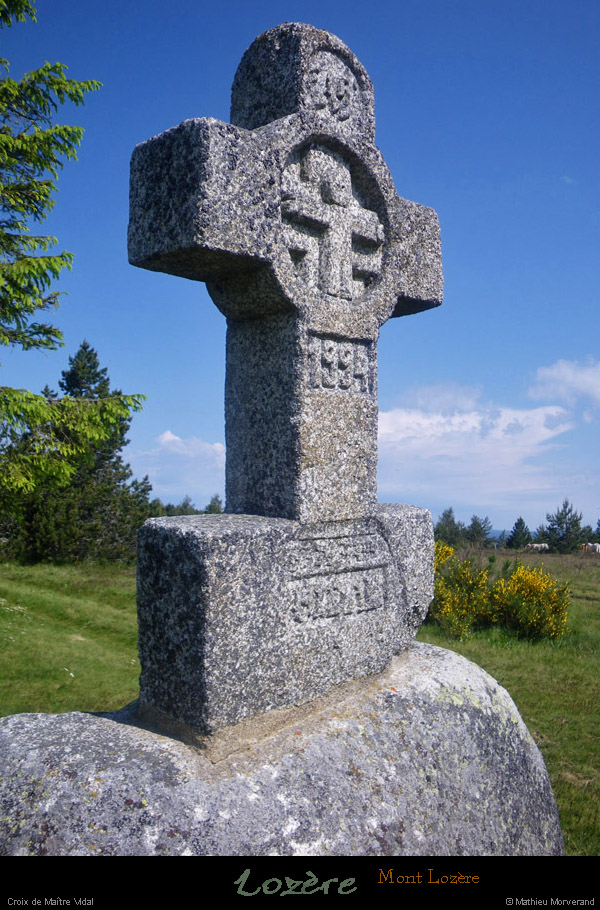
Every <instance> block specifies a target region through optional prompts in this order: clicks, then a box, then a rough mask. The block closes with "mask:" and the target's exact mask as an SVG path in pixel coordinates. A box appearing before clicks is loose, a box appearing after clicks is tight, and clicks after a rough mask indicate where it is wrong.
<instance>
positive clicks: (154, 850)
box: [0, 643, 564, 856]
mask: <svg viewBox="0 0 600 910" xmlns="http://www.w3.org/2000/svg"><path fill="white" fill-rule="evenodd" d="M140 723H141V722H140V721H139V720H138V719H137V715H136V710H135V707H134V706H131V707H129V708H127V709H124V710H123V711H121V712H118V713H116V714H112V715H90V714H82V713H73V714H63V715H39V714H21V715H15V716H13V717H7V718H4V719H3V720H0V854H4V855H20V856H22V855H44V854H45V855H77V856H83V855H85V856H88V855H101V854H102V855H128V856H129V855H152V856H154V855H213V856H219V855H228V856H235V855H237V856H246V855H248V856H250V855H254V856H262V855H288V856H289V855H338V856H340V855H341V856H348V855H354V856H356V855H380V856H381V855H428V856H441V855H462V856H483V855H544V854H545V855H560V854H562V853H563V852H564V847H563V840H562V835H561V830H560V825H559V820H558V814H557V809H556V804H555V800H554V797H553V794H552V790H551V787H550V783H549V780H548V775H547V772H546V769H545V766H544V763H543V760H542V757H541V755H540V753H539V751H538V749H537V747H536V745H535V743H534V741H533V739H532V737H531V736H530V734H529V732H528V731H527V729H526V727H525V725H524V723H523V721H522V720H521V718H520V716H519V713H518V711H517V709H516V707H515V705H514V703H513V701H512V700H511V698H510V696H509V695H508V694H507V692H506V691H505V690H504V689H502V688H501V687H500V686H499V685H498V684H497V683H496V682H495V680H493V679H492V678H491V677H490V676H488V674H487V673H485V672H484V671H483V670H481V669H480V668H479V667H477V666H475V665H474V664H473V663H470V662H469V661H467V660H465V659H464V658H462V657H459V656H458V655H456V654H455V653H453V652H451V651H447V650H443V649H441V648H436V647H433V646H431V645H425V644H421V643H415V644H413V645H412V646H411V647H410V648H409V649H408V650H407V651H406V652H404V653H403V654H402V655H400V656H399V657H396V658H394V660H393V661H392V664H391V665H390V667H389V668H388V669H387V670H386V671H385V672H383V673H381V674H379V675H377V676H371V677H369V678H366V679H361V680H357V681H354V682H351V683H344V684H342V685H340V686H338V687H336V688H335V689H333V690H331V691H330V692H329V693H327V694H326V695H324V696H321V697H320V698H318V699H315V700H314V701H312V702H310V703H308V704H306V705H303V706H302V707H298V708H286V709H281V710H275V711H271V712H268V713H266V714H263V715H261V716H259V717H255V718H252V719H250V720H245V721H242V722H241V723H239V724H237V725H236V726H233V727H228V728H226V729H223V730H220V731H219V732H218V733H215V734H213V735H212V736H211V737H207V738H197V737H196V738H195V737H194V735H193V732H192V731H190V730H187V731H186V730H185V728H178V731H177V733H176V735H175V733H174V732H173V731H171V733H170V735H165V731H164V730H163V732H162V733H161V732H158V731H157V730H150V729H144V728H143V727H142V726H141V725H140ZM185 740H187V742H186V741H185Z"/></svg>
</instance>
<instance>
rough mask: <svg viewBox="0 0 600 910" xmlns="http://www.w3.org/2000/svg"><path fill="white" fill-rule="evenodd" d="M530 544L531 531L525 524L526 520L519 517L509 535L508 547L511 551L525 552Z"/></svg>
mask: <svg viewBox="0 0 600 910" xmlns="http://www.w3.org/2000/svg"><path fill="white" fill-rule="evenodd" d="M528 543H531V531H530V530H529V528H528V527H527V525H526V524H525V521H524V519H523V518H521V517H520V516H519V518H517V520H516V521H515V523H514V525H513V529H512V531H511V532H510V534H509V535H508V540H507V541H506V546H507V547H508V548H509V549H510V550H524V549H525V547H526V546H527V544H528Z"/></svg>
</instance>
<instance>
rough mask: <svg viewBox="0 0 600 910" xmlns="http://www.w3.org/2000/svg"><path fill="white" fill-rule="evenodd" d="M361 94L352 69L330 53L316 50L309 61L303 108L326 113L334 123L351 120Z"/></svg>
mask: <svg viewBox="0 0 600 910" xmlns="http://www.w3.org/2000/svg"><path fill="white" fill-rule="evenodd" d="M357 95H358V83H357V81H356V77H355V75H354V73H353V72H352V70H351V69H350V67H349V66H348V65H347V64H346V63H344V61H343V60H341V59H340V57H338V56H337V54H333V53H332V52H331V51H317V52H316V53H315V54H313V55H312V57H311V58H310V63H309V66H308V72H307V75H306V76H305V80H304V105H305V106H306V107H307V108H309V109H310V108H313V109H314V110H318V111H322V110H326V111H328V112H329V114H330V115H331V116H332V117H333V118H334V119H335V120H340V121H344V120H348V118H349V117H350V116H351V114H352V111H353V107H354V103H355V99H356V97H357Z"/></svg>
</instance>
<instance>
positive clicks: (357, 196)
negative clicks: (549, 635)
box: [129, 23, 442, 731]
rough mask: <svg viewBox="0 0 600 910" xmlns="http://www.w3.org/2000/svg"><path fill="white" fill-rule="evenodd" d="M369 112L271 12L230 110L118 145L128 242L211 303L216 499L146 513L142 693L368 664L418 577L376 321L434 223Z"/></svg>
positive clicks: (258, 704) (410, 271)
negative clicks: (394, 474) (220, 371)
mask: <svg viewBox="0 0 600 910" xmlns="http://www.w3.org/2000/svg"><path fill="white" fill-rule="evenodd" d="M374 134H375V119H374V95H373V88H372V84H371V81H370V79H369V76H368V75H367V73H366V71H365V69H364V67H363V66H362V65H361V63H360V62H359V61H358V60H357V58H356V57H355V56H354V54H352V52H351V51H350V50H349V48H347V47H346V45H344V44H343V43H342V42H341V41H340V40H339V39H338V38H336V37H334V36H333V35H331V34H329V33H328V32H324V31H320V30H318V29H316V28H313V27H312V26H309V25H301V24H297V23H286V24H285V25H282V26H279V27H277V28H274V29H272V30H271V31H269V32H266V33H265V34H264V35H261V36H260V37H259V38H257V39H256V41H255V42H254V43H253V44H252V45H251V47H250V48H249V49H248V50H247V51H246V53H245V54H244V56H243V58H242V61H241V63H240V66H239V68H238V71H237V74H236V76H235V80H234V84H233V91H232V105H231V122H230V123H222V122H220V121H218V120H214V119H212V118H199V119H193V120H187V121H185V122H184V123H182V124H180V125H179V126H177V127H175V128H174V129H171V130H168V131H167V132H165V133H162V134H160V135H159V136H156V137H154V138H153V139H150V140H148V141H147V142H145V143H142V144H141V145H139V146H138V147H137V148H136V149H135V151H134V154H133V157H132V162H131V192H130V213H131V214H130V225H129V259H130V262H132V263H133V264H134V265H137V266H141V267H143V268H147V269H153V270H156V271H164V272H168V273H171V274H174V275H179V276H182V277H185V278H190V279H193V280H197V281H204V282H206V284H207V288H208V291H209V293H210V295H211V297H212V299H213V301H214V302H215V304H216V305H217V306H218V307H219V309H220V310H221V311H222V312H223V313H224V315H225V316H226V317H227V325H228V328H227V355H226V356H227V367H226V384H225V386H226V387H225V435H226V451H227V456H226V511H227V512H228V513H230V514H229V515H225V516H214V517H213V516H206V517H202V518H201V519H176V520H153V521H151V522H149V523H147V524H146V526H145V528H144V530H143V531H142V533H141V536H140V544H139V556H138V567H139V568H138V571H139V587H138V592H139V593H138V604H139V622H140V657H141V662H142V677H141V684H140V685H141V695H140V698H141V703H142V704H143V705H145V706H146V707H147V708H148V709H152V710H156V711H158V712H162V713H163V714H165V715H168V716H169V717H171V718H175V719H176V720H180V721H181V722H183V723H186V724H190V725H192V726H194V727H197V728H198V729H201V730H204V731H210V730H212V729H216V728H217V727H219V726H223V725H226V724H230V723H234V722H236V721H238V720H239V719H241V718H242V717H246V716H249V715H252V714H255V713H257V712H259V711H264V710H267V709H269V708H272V707H281V706H285V705H289V704H293V703H297V702H300V701H305V700H307V699H309V698H312V697H314V696H315V695H318V694H320V693H321V692H324V691H325V690H326V689H327V688H328V687H329V686H331V685H333V684H335V683H338V682H341V681H343V680H344V679H349V678H353V677H355V676H359V675H364V674H367V673H373V672H376V671H377V670H380V669H383V667H384V666H385V665H386V663H387V662H388V661H389V660H390V658H391V656H392V655H393V653H395V652H396V651H398V650H399V649H401V648H402V647H404V646H405V645H406V643H407V642H408V640H409V639H410V638H411V637H412V636H413V635H414V634H415V633H416V630H417V629H418V627H419V624H420V622H421V620H422V618H423V616H424V613H425V611H426V609H427V607H428V604H429V600H430V598H431V578H432V571H431V562H432V536H431V519H430V516H429V513H425V512H424V511H423V510H419V509H415V508H414V507H403V506H383V507H382V506H378V505H377V496H376V469H377V414H378V412H377V339H378V335H379V329H380V327H381V326H382V325H383V324H384V323H385V322H386V321H387V320H388V319H389V318H390V317H394V316H403V315H407V314H410V313H416V312H419V311H422V310H425V309H428V308H430V307H435V306H438V305H439V304H440V303H441V295H442V270H441V254H440V237H439V226H438V220H437V216H436V214H435V212H433V211H432V210H431V209H428V208H425V207H424V206H421V205H417V204H415V203H412V202H408V201H407V200H405V199H402V198H400V197H399V196H398V194H397V193H396V190H395V188H394V184H393V181H392V178H391V176H390V173H389V171H388V169H387V167H386V165H385V163H384V161H383V158H382V156H381V153H380V152H379V150H378V149H377V148H376V146H375V145H374ZM260 516H262V518H261V517H260Z"/></svg>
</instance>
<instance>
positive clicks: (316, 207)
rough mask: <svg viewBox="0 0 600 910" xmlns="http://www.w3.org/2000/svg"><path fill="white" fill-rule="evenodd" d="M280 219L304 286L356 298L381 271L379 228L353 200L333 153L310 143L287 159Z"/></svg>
mask: <svg viewBox="0 0 600 910" xmlns="http://www.w3.org/2000/svg"><path fill="white" fill-rule="evenodd" d="M281 217H282V221H283V223H284V225H285V229H284V232H285V239H286V243H287V247H288V250H289V253H290V256H291V259H292V261H293V263H294V265H295V266H296V272H297V275H298V277H299V278H301V279H302V280H303V281H304V282H305V283H306V284H307V285H308V286H309V287H312V288H314V289H315V290H319V291H321V292H323V293H325V294H329V295H331V296H332V297H341V298H343V299H345V300H356V299H359V298H360V297H361V296H362V295H363V294H364V291H365V289H366V288H368V287H369V286H370V285H371V284H372V282H373V281H374V279H375V278H376V277H377V275H378V274H379V272H380V271H381V248H382V244H383V241H384V239H385V235H384V230H383V225H382V223H381V222H380V220H379V216H378V214H377V212H374V211H372V210H371V209H369V208H368V207H367V206H366V205H365V204H364V202H363V201H362V199H361V198H360V197H359V194H358V192H357V190H356V188H355V187H354V185H353V181H352V174H351V170H350V166H349V164H348V162H347V161H345V160H344V158H343V157H342V155H340V154H339V153H338V152H335V151H333V150H332V149H329V148H326V147H325V146H321V145H317V144H315V145H311V146H308V147H305V148H303V149H301V150H300V151H299V152H296V153H295V154H294V155H293V156H292V158H291V160H290V162H289V163H288V165H287V167H286V169H285V171H284V174H283V181H282V195H281Z"/></svg>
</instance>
